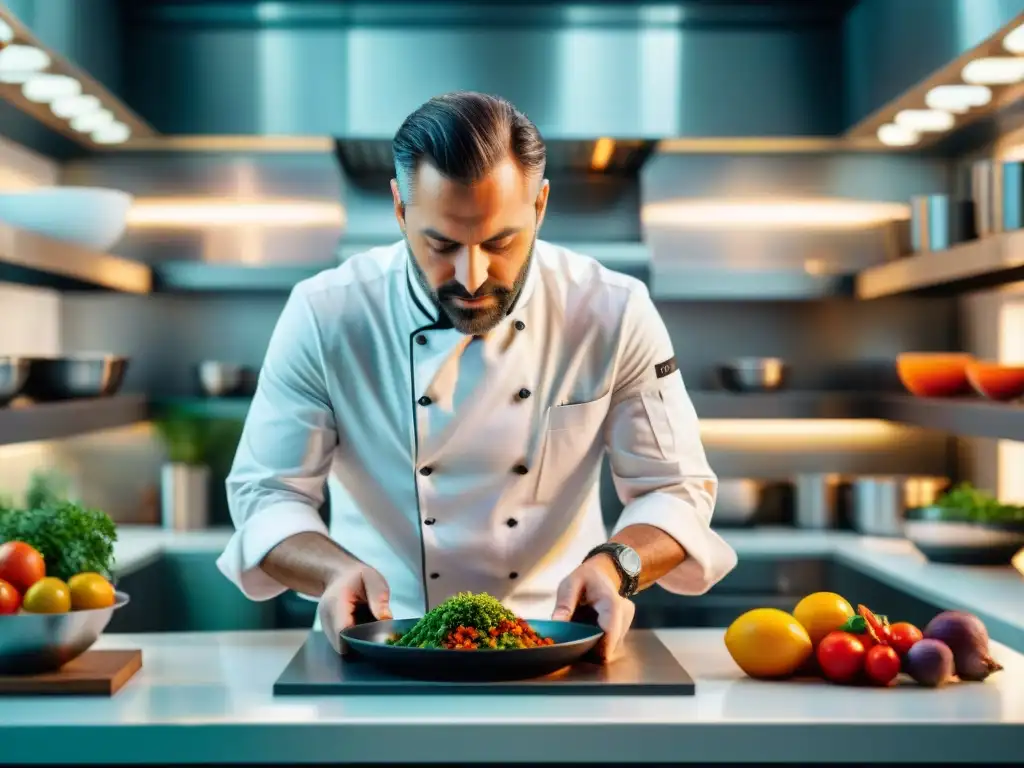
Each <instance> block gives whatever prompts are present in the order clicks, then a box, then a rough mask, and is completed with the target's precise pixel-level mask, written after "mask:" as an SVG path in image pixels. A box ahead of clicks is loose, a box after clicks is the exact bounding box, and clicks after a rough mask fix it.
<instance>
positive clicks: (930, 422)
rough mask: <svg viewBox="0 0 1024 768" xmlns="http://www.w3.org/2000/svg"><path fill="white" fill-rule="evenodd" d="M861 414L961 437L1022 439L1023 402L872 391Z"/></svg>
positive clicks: (1023, 422) (1023, 433)
mask: <svg viewBox="0 0 1024 768" xmlns="http://www.w3.org/2000/svg"><path fill="white" fill-rule="evenodd" d="M865 415H869V416H871V417H873V418H876V419H887V420H889V421H898V422H900V423H902V424H909V425H912V426H915V427H922V428H924V429H933V430H936V431H938V432H948V433H950V434H952V435H959V436H962V437H988V438H995V439H999V440H1024V405H1018V404H1015V403H995V402H992V401H990V400H981V399H974V398H969V397H964V398H921V397H912V396H910V395H875V396H873V397H872V398H871V399H870V403H869V407H868V412H867V413H866V414H865Z"/></svg>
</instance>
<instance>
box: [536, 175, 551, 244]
mask: <svg viewBox="0 0 1024 768" xmlns="http://www.w3.org/2000/svg"><path fill="white" fill-rule="evenodd" d="M550 191H551V185H550V184H549V183H548V180H547V179H543V180H542V181H541V184H540V192H538V193H537V202H536V203H534V205H535V206H536V208H537V229H538V231H539V230H540V225H541V224H543V223H544V214H545V212H546V211H547V209H548V193H549V192H550Z"/></svg>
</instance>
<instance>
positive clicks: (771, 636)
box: [725, 608, 814, 678]
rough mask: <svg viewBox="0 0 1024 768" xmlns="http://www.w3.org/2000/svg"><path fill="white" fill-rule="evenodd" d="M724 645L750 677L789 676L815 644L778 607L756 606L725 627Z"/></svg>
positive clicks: (790, 617) (792, 619)
mask: <svg viewBox="0 0 1024 768" xmlns="http://www.w3.org/2000/svg"><path fill="white" fill-rule="evenodd" d="M725 647H726V648H727V649H728V651H729V655H731V656H732V659H733V661H735V662H736V664H737V665H738V666H739V668H740V669H742V670H743V671H744V672H746V673H747V674H748V675H750V676H751V677H758V678H780V677H789V676H790V675H792V674H793V673H794V672H796V671H797V670H798V669H799V668H800V667H801V666H802V665H803V663H804V662H805V661H807V659H808V658H809V657H810V655H811V652H812V651H813V650H814V646H813V645H811V638H810V636H808V634H807V630H806V629H804V627H803V625H802V624H801V623H800V622H799V621H797V620H796V619H795V618H794V617H793V616H791V615H790V614H788V613H786V612H785V611H780V610H779V609H778V608H755V609H754V610H752V611H747V612H746V613H744V614H743V615H742V616H740V617H739V618H737V619H736V621H734V622H733V623H732V624H730V625H729V628H728V629H727V630H726V631H725Z"/></svg>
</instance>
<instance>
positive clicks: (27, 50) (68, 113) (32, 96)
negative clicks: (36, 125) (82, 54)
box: [0, 5, 156, 149]
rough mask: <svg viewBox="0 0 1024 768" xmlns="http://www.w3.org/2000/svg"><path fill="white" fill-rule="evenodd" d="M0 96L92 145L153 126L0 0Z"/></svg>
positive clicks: (144, 132)
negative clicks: (39, 36)
mask: <svg viewBox="0 0 1024 768" xmlns="http://www.w3.org/2000/svg"><path fill="white" fill-rule="evenodd" d="M0 97H3V98H5V99H7V100H8V101H9V102H11V103H12V104H13V105H14V106H16V107H18V108H19V109H21V111H23V112H25V113H27V114H28V115H30V116H31V117H34V118H36V119H37V120H39V121H40V122H42V123H44V124H45V125H47V126H49V127H50V128H52V129H54V130H56V131H58V132H60V133H62V134H64V135H65V136H68V137H69V138H71V139H72V140H74V141H77V142H78V143H79V144H82V145H84V146H86V147H89V148H90V149H97V148H99V147H101V146H112V145H119V144H123V143H125V142H127V141H128V140H129V139H131V138H134V137H150V136H154V135H155V133H156V132H155V131H154V130H153V129H152V128H150V127H149V126H148V125H146V124H145V123H144V122H143V121H142V120H141V119H140V118H139V117H138V116H136V115H135V114H134V113H133V112H131V110H129V109H128V108H127V107H126V106H124V105H123V104H122V103H121V102H120V101H118V100H117V99H116V98H115V97H114V96H113V94H111V93H110V92H108V91H107V90H106V89H105V88H104V87H103V86H102V85H100V84H99V83H98V82H96V81H95V80H93V79H92V78H91V77H90V76H89V75H88V74H86V73H85V72H83V71H81V70H79V69H78V68H77V67H75V66H74V65H73V64H71V63H70V62H69V61H67V60H65V59H64V58H63V57H61V56H59V55H57V54H55V53H54V52H53V51H49V50H47V49H46V48H45V47H44V46H43V45H41V44H40V43H39V41H38V40H37V39H36V38H35V36H34V35H33V34H32V33H31V31H30V30H29V29H28V28H27V27H26V26H25V25H24V24H22V23H21V22H19V21H18V20H17V18H15V17H14V15H13V14H12V13H11V12H10V11H9V10H8V9H6V8H5V7H4V6H3V5H0Z"/></svg>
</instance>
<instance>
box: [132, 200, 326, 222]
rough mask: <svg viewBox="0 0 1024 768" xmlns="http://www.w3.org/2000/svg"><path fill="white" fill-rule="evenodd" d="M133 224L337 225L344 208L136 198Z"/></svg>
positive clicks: (299, 203)
mask: <svg viewBox="0 0 1024 768" xmlns="http://www.w3.org/2000/svg"><path fill="white" fill-rule="evenodd" d="M128 224H129V225H130V226H132V227H148V228H152V227H156V228H158V229H161V228H180V227H232V226H259V227H281V226H283V227H338V226H344V225H345V209H344V208H343V207H342V206H341V205H339V204H338V203H333V202H329V203H328V202H322V201H318V200H275V199H267V198H264V199H257V200H246V199H242V200H233V199H224V198H218V197H199V198H187V197H186V198H179V197H170V198H159V197H155V198H136V199H135V200H134V202H133V203H132V207H131V210H130V211H129V212H128Z"/></svg>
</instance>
